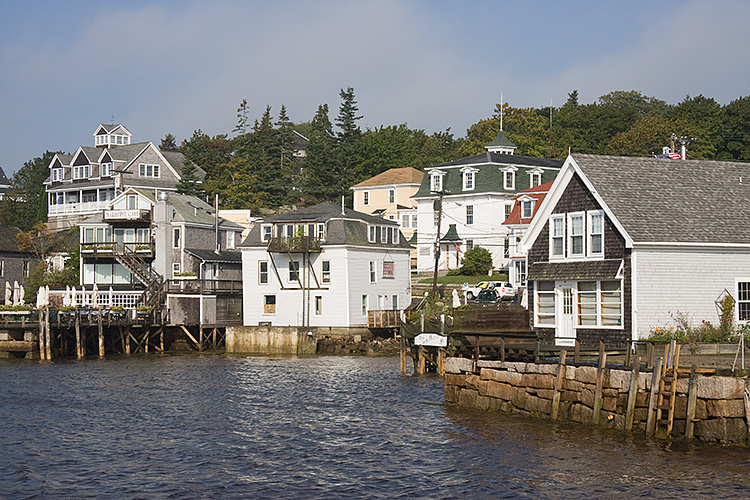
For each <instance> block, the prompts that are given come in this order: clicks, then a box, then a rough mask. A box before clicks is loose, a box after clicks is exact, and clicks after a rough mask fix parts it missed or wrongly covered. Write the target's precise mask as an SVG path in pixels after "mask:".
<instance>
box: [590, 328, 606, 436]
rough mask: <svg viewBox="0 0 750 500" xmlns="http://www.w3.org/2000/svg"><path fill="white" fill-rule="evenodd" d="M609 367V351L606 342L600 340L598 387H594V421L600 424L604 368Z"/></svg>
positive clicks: (597, 372) (597, 370)
mask: <svg viewBox="0 0 750 500" xmlns="http://www.w3.org/2000/svg"><path fill="white" fill-rule="evenodd" d="M606 367H607V353H606V352H604V342H599V364H598V366H597V367H596V388H595V389H594V416H593V418H592V422H593V424H594V425H599V422H600V420H601V414H602V389H603V387H604V369H605V368H606Z"/></svg>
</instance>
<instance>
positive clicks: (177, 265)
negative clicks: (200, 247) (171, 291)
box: [172, 262, 180, 278]
mask: <svg viewBox="0 0 750 500" xmlns="http://www.w3.org/2000/svg"><path fill="white" fill-rule="evenodd" d="M178 274H180V263H179V262H173V263H172V277H173V278H174V277H176V276H177V275H178Z"/></svg>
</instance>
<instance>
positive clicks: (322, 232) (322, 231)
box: [318, 223, 326, 240]
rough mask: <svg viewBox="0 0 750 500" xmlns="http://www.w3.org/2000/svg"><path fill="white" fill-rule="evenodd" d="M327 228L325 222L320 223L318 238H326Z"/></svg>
mask: <svg viewBox="0 0 750 500" xmlns="http://www.w3.org/2000/svg"><path fill="white" fill-rule="evenodd" d="M325 230H326V225H325V223H320V224H318V239H319V240H323V239H325Z"/></svg>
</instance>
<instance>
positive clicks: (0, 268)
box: [0, 259, 5, 276]
mask: <svg viewBox="0 0 750 500" xmlns="http://www.w3.org/2000/svg"><path fill="white" fill-rule="evenodd" d="M0 276H5V260H3V259H0Z"/></svg>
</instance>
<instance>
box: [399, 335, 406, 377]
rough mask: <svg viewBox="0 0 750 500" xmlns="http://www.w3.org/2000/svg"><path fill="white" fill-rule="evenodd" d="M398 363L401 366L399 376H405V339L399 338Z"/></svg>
mask: <svg viewBox="0 0 750 500" xmlns="http://www.w3.org/2000/svg"><path fill="white" fill-rule="evenodd" d="M398 357H399V362H400V364H401V375H406V339H405V338H404V337H403V335H402V336H401V341H400V342H399V353H398Z"/></svg>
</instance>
